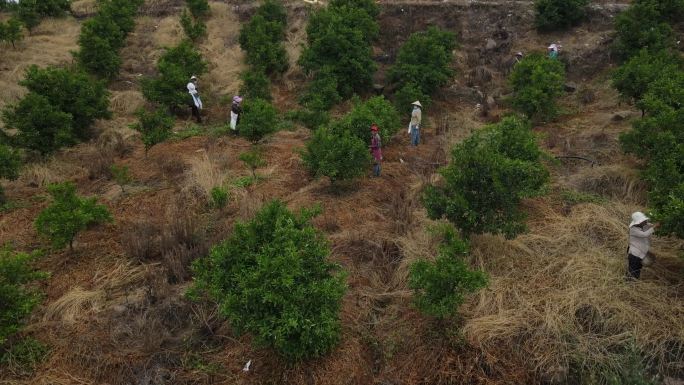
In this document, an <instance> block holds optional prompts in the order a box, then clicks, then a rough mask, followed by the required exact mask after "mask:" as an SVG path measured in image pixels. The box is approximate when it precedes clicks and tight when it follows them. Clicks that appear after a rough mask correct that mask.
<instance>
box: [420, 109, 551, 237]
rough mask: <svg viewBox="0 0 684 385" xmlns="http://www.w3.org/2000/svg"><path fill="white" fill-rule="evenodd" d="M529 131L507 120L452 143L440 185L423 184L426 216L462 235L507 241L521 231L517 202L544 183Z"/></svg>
mask: <svg viewBox="0 0 684 385" xmlns="http://www.w3.org/2000/svg"><path fill="white" fill-rule="evenodd" d="M530 128H531V127H530V124H529V122H527V121H525V120H521V119H519V118H513V117H509V118H505V119H503V120H502V121H501V122H500V123H498V124H495V125H491V126H487V127H485V128H484V129H482V130H481V131H479V132H477V133H476V134H474V135H472V136H471V137H470V138H468V139H466V140H465V141H464V142H462V143H460V144H458V145H456V147H454V149H453V151H452V153H451V157H452V158H451V164H450V165H448V166H447V167H445V168H442V169H441V170H440V174H441V175H442V177H443V182H442V183H440V184H439V185H431V186H428V188H427V189H426V191H425V194H424V196H423V203H424V205H425V207H426V208H427V211H428V216H429V217H430V218H432V219H439V218H442V217H444V218H446V219H448V220H449V221H450V222H451V223H453V224H454V225H455V226H457V227H459V228H460V229H461V230H462V231H463V232H464V233H465V234H466V235H469V234H472V233H474V234H481V233H486V232H489V233H503V234H504V235H505V236H506V237H509V238H512V237H514V236H515V235H517V234H518V233H520V232H521V231H523V230H524V228H525V225H524V223H523V219H524V218H525V215H524V213H523V212H522V211H521V210H520V207H519V206H520V201H521V200H522V199H523V198H529V197H534V196H538V195H540V194H542V193H543V192H544V189H543V187H544V185H545V183H546V182H547V180H548V179H549V174H548V172H547V171H546V169H545V168H544V166H543V165H542V164H541V162H540V158H541V156H542V153H541V150H540V149H539V147H538V146H537V143H536V138H535V136H534V133H533V132H532V131H531V129H530Z"/></svg>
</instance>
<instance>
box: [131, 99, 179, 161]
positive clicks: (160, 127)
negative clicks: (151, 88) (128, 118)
mask: <svg viewBox="0 0 684 385" xmlns="http://www.w3.org/2000/svg"><path fill="white" fill-rule="evenodd" d="M137 115H138V123H137V124H135V125H133V129H134V130H136V131H138V132H140V135H141V139H142V141H143V144H144V145H145V154H147V151H149V150H150V148H152V147H153V146H154V145H156V144H159V143H161V142H163V141H165V140H167V139H168V138H170V137H171V134H172V131H171V130H172V128H173V123H174V121H173V117H171V116H169V115H168V114H167V113H166V112H164V111H163V110H162V109H155V110H153V111H150V112H148V111H146V110H144V109H140V110H138V112H137Z"/></svg>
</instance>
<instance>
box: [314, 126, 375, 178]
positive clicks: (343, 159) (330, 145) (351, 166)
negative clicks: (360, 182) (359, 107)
mask: <svg viewBox="0 0 684 385" xmlns="http://www.w3.org/2000/svg"><path fill="white" fill-rule="evenodd" d="M369 132H370V131H369ZM367 136H368V137H369V138H370V134H369V135H367ZM302 161H303V162H304V166H305V167H306V168H307V169H308V170H309V172H310V173H311V174H312V175H313V176H314V177H321V176H327V177H328V178H330V182H331V183H335V182H336V181H338V180H348V179H354V178H356V177H359V176H361V175H363V173H364V172H365V171H366V169H367V168H368V166H369V165H370V162H371V156H370V152H369V150H368V145H367V144H366V142H364V141H363V140H361V139H359V138H357V137H356V136H355V135H353V134H351V133H350V132H349V131H341V132H331V131H330V130H328V129H327V128H319V129H317V130H316V131H315V132H314V134H313V137H312V138H311V139H310V140H309V141H308V142H307V143H306V147H305V149H304V151H303V152H302Z"/></svg>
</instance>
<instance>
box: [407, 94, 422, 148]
mask: <svg viewBox="0 0 684 385" xmlns="http://www.w3.org/2000/svg"><path fill="white" fill-rule="evenodd" d="M411 105H412V106H413V111H412V112H411V123H409V129H408V133H409V134H411V144H412V145H414V146H417V145H418V143H420V123H421V121H422V119H423V115H422V112H421V109H422V108H423V105H422V104H420V101H418V100H416V101H415V102H413V103H411Z"/></svg>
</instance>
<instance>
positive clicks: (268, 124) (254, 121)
mask: <svg viewBox="0 0 684 385" xmlns="http://www.w3.org/2000/svg"><path fill="white" fill-rule="evenodd" d="M279 123H280V122H279V118H278V111H277V110H276V109H275V107H273V105H272V104H271V103H269V102H268V101H266V100H263V99H252V100H248V101H246V102H245V106H244V110H243V113H242V117H241V118H240V135H242V136H244V137H245V138H247V139H249V140H251V141H252V142H254V143H256V142H258V141H259V140H261V138H263V137H264V136H266V135H268V134H270V133H273V132H275V131H276V130H277V129H278V125H279Z"/></svg>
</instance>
